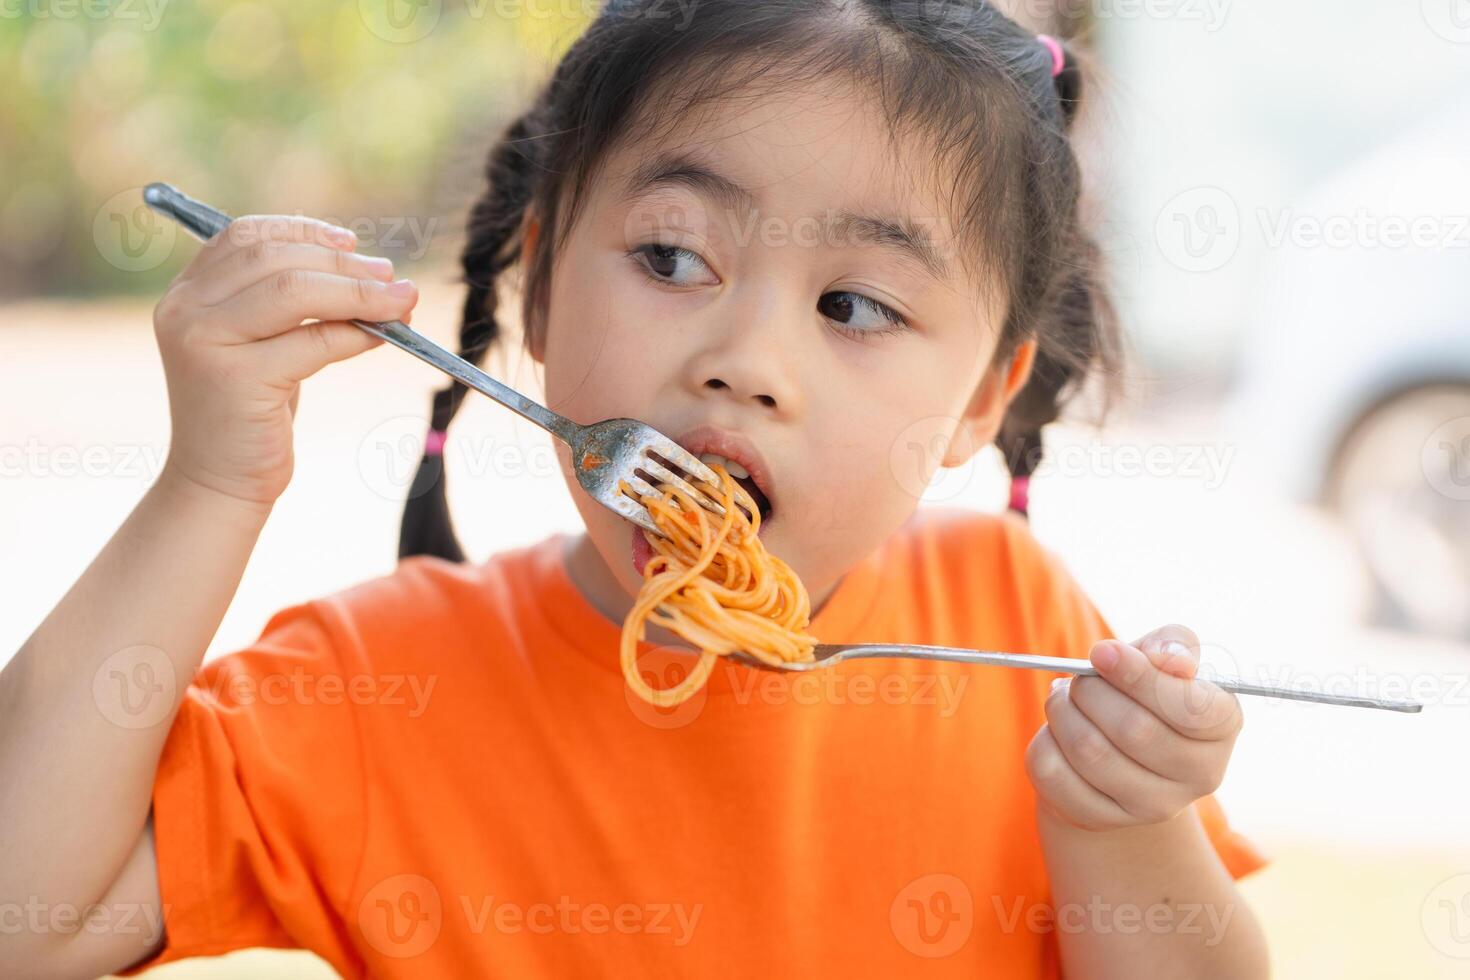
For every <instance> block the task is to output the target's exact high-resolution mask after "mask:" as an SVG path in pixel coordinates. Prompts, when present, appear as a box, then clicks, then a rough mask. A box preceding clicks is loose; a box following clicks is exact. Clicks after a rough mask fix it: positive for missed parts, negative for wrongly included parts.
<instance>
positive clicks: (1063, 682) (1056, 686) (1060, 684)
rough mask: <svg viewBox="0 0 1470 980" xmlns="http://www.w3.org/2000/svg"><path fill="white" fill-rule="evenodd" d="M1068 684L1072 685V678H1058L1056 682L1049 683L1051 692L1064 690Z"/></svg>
mask: <svg viewBox="0 0 1470 980" xmlns="http://www.w3.org/2000/svg"><path fill="white" fill-rule="evenodd" d="M1070 683H1072V678H1070V677H1058V678H1057V679H1056V680H1054V681H1052V682H1051V689H1052V690H1053V691H1056V690H1060V689H1062V688H1065V687H1066V686H1067V685H1068V684H1070Z"/></svg>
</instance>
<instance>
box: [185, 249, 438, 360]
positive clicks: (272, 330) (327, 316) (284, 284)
mask: <svg viewBox="0 0 1470 980" xmlns="http://www.w3.org/2000/svg"><path fill="white" fill-rule="evenodd" d="M417 301H418V289H417V287H415V286H414V284H413V283H412V282H411V281H409V280H407V279H400V280H397V281H396V282H391V283H385V282H380V281H378V280H376V279H359V278H354V277H352V276H340V275H337V274H335V273H331V272H315V271H311V270H308V269H294V268H288V269H282V270H280V271H278V272H274V273H271V274H270V275H268V276H266V278H264V279H262V280H261V281H259V282H257V283H254V284H253V285H250V286H247V287H245V289H243V290H241V291H240V292H239V293H237V294H236V295H235V296H233V297H231V298H230V299H229V300H228V301H226V302H223V303H220V304H218V305H215V306H212V307H208V308H206V309H205V310H204V313H203V319H204V320H205V321H206V326H207V329H209V330H210V331H211V332H212V333H213V332H215V331H217V333H214V336H216V337H217V338H218V341H219V342H220V343H227V344H228V343H247V342H249V341H255V340H264V339H266V338H267V337H275V336H277V335H279V334H283V333H285V332H286V331H288V330H290V329H292V328H293V327H296V326H299V325H300V324H301V322H302V321H303V320H307V319H317V320H354V319H356V320H373V321H381V320H399V319H402V318H403V316H404V315H405V314H407V313H408V311H409V310H410V309H412V308H413V305H414V303H416V302H417Z"/></svg>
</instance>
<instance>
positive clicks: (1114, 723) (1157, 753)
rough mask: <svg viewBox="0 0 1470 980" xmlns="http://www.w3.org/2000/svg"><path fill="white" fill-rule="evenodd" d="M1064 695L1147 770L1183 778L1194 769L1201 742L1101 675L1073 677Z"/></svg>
mask: <svg viewBox="0 0 1470 980" xmlns="http://www.w3.org/2000/svg"><path fill="white" fill-rule="evenodd" d="M1068 696H1069V697H1070V699H1071V702H1072V704H1074V705H1076V707H1077V710H1079V711H1081V712H1082V714H1083V715H1085V716H1086V717H1087V719H1088V720H1089V721H1091V722H1092V723H1093V724H1094V725H1096V726H1097V729H1098V731H1100V732H1102V733H1103V735H1105V736H1106V737H1107V740H1108V741H1109V742H1111V743H1113V744H1114V745H1116V746H1117V747H1118V750H1119V751H1120V752H1122V753H1123V754H1124V755H1126V756H1128V757H1129V758H1130V759H1132V760H1134V761H1135V762H1137V763H1138V764H1139V765H1141V766H1143V767H1144V768H1145V769H1147V770H1149V771H1150V772H1153V773H1157V774H1158V775H1159V776H1162V777H1163V778H1165V779H1173V780H1177V781H1180V782H1185V781H1188V780H1189V779H1190V777H1191V776H1192V775H1193V774H1194V773H1195V772H1197V771H1198V767H1199V764H1200V756H1201V755H1202V753H1201V752H1199V751H1192V750H1194V749H1197V748H1198V747H1200V746H1201V745H1202V744H1203V743H1200V742H1199V741H1197V740H1195V739H1191V738H1186V737H1184V736H1182V735H1180V734H1179V733H1178V732H1176V731H1175V730H1174V729H1173V728H1171V727H1169V725H1168V723H1167V722H1165V721H1164V720H1163V719H1162V718H1160V717H1158V716H1157V715H1155V714H1153V713H1152V712H1150V711H1149V710H1148V709H1147V708H1145V707H1144V706H1143V705H1141V704H1139V703H1138V702H1137V701H1135V700H1133V699H1132V698H1130V697H1129V696H1128V695H1126V694H1124V693H1123V692H1122V691H1120V690H1118V689H1117V688H1115V687H1113V685H1111V684H1109V683H1108V682H1107V681H1106V680H1104V679H1103V678H1101V677H1076V678H1073V679H1072V683H1071V684H1070V685H1069V686H1068Z"/></svg>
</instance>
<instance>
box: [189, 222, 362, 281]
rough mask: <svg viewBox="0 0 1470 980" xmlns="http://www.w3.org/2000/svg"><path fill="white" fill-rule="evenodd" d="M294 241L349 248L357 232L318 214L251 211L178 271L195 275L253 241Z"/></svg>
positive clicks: (334, 247) (354, 240)
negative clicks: (308, 215)
mask: <svg viewBox="0 0 1470 980" xmlns="http://www.w3.org/2000/svg"><path fill="white" fill-rule="evenodd" d="M289 242H297V243H302V244H312V245H320V246H322V247H324V248H332V249H338V250H341V251H346V252H350V251H352V250H353V249H355V248H356V247H357V236H356V235H355V234H353V233H352V232H351V231H349V230H348V229H346V228H342V227H339V226H338V225H334V224H330V223H328V222H326V221H322V220H320V219H317V218H307V217H299V216H293V215H280V214H251V215H246V216H245V217H243V218H236V219H235V220H234V221H231V222H230V224H229V227H227V228H225V230H224V231H222V232H220V233H219V234H217V235H215V236H214V237H213V238H211V239H209V240H208V241H207V242H205V243H204V247H203V248H201V249H200V250H199V254H198V255H196V256H194V259H193V260H192V261H191V262H190V263H189V264H188V265H187V266H185V268H184V271H183V272H181V273H180V274H179V278H180V279H181V280H182V279H194V278H196V277H197V276H198V275H199V274H200V273H202V272H204V271H205V270H207V269H209V268H211V267H212V266H214V265H215V264H216V263H218V262H220V261H223V260H224V259H226V258H228V257H229V256H231V255H233V254H234V253H236V252H238V251H240V250H241V249H246V248H249V247H251V246H252V245H256V244H262V243H265V244H269V243H276V244H285V243H289Z"/></svg>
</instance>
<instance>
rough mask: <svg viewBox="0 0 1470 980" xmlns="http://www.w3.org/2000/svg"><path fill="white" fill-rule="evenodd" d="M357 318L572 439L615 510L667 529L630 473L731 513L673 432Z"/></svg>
mask: <svg viewBox="0 0 1470 980" xmlns="http://www.w3.org/2000/svg"><path fill="white" fill-rule="evenodd" d="M143 202H144V203H145V204H147V205H148V206H149V207H150V208H152V209H153V210H155V211H157V212H158V213H160V214H162V215H165V216H166V217H169V218H172V219H173V220H175V221H177V222H178V223H179V224H181V225H183V226H184V227H185V228H187V229H188V230H189V231H190V232H191V233H193V234H194V235H195V236H197V237H198V238H199V239H200V240H202V241H208V240H209V239H211V238H213V237H214V236H215V235H217V234H219V233H220V232H221V231H223V230H224V229H225V228H226V227H227V226H228V225H229V224H230V222H231V221H232V220H233V219H232V218H231V217H230V216H229V215H227V214H225V213H224V212H223V211H220V210H218V209H216V208H212V207H210V206H209V205H208V204H205V203H203V202H202V201H196V200H194V199H193V198H191V197H189V196H188V195H187V194H184V193H183V192H181V191H179V190H178V189H177V188H175V187H172V186H170V185H168V184H161V183H154V184H149V185H148V186H147V187H145V188H143ZM352 323H353V324H354V325H355V326H358V327H360V328H362V329H363V330H365V331H366V332H368V333H370V334H372V335H373V336H374V337H380V338H382V339H383V340H386V341H387V342H388V343H390V344H392V345H393V346H394V347H397V348H398V349H399V350H405V351H408V353H410V354H412V355H413V356H414V357H417V358H418V359H419V360H421V361H423V362H424V363H426V364H432V365H433V366H434V367H436V368H438V369H439V370H440V371H443V372H444V373H445V374H447V375H449V376H450V377H451V378H457V379H458V380H460V381H462V382H464V383H465V384H466V385H468V386H469V387H471V388H473V389H475V390H476V391H478V392H480V393H481V394H482V395H487V396H489V397H490V398H493V399H494V400H495V401H497V402H499V403H500V404H502V405H504V406H505V407H506V408H508V409H510V410H511V411H512V412H515V413H516V414H517V415H519V416H521V418H524V419H526V420H528V421H530V422H534V423H535V424H537V425H539V426H541V428H543V429H545V430H546V431H547V432H550V433H551V434H552V435H554V436H556V437H557V438H558V439H560V440H561V441H562V442H564V443H566V444H567V446H568V447H570V449H571V451H572V469H573V470H575V471H576V474H577V482H578V483H580V484H581V485H582V489H583V490H586V491H587V493H588V494H590V495H591V496H592V499H594V500H596V501H597V502H598V503H600V504H602V505H603V506H604V507H606V508H608V509H609V510H612V511H614V512H615V513H617V514H620V515H622V516H623V517H626V518H627V519H628V520H630V521H632V522H633V523H634V524H637V525H638V526H640V527H643V528H646V529H647V530H649V531H652V532H654V533H655V534H659V533H661V532H660V531H659V529H658V527H657V526H656V525H655V524H654V522H653V518H652V517H650V516H649V514H648V509H647V508H646V507H644V506H643V504H641V503H639V502H638V501H637V500H635V499H633V498H632V497H629V496H628V495H627V494H625V493H621V492H620V491H619V487H618V484H619V482H620V481H623V480H626V481H627V482H628V485H629V486H630V487H631V488H632V489H633V491H634V492H635V493H639V494H651V493H654V492H656V491H655V489H654V487H653V486H652V485H651V484H650V483H649V482H648V481H647V480H646V479H644V475H647V476H648V477H651V478H652V479H654V480H661V481H664V482H667V483H672V484H674V485H675V486H677V487H679V488H680V489H681V490H683V491H684V492H685V493H688V494H689V495H690V496H691V497H693V498H694V500H695V502H697V503H698V504H699V505H700V506H702V507H704V508H705V509H707V510H709V511H712V512H713V513H715V514H721V515H723V514H724V513H725V508H724V506H723V505H721V504H720V502H719V501H718V500H715V499H714V498H713V497H711V496H710V494H709V493H708V491H706V490H705V489H703V488H701V487H699V486H697V485H696V484H694V483H691V482H689V481H688V480H686V479H684V477H682V476H680V475H679V474H678V473H676V472H675V471H674V470H673V469H671V468H670V467H669V466H668V465H666V464H670V463H672V464H673V465H674V466H675V467H678V468H679V469H681V470H683V471H684V472H685V473H687V474H689V475H690V476H692V477H694V479H695V480H697V481H701V482H703V483H704V484H706V485H708V486H709V487H716V486H718V485H719V480H718V478H717V477H716V476H715V474H714V472H713V471H712V470H710V468H709V467H707V466H705V465H704V464H703V463H701V462H700V461H699V458H698V457H697V456H695V455H694V454H693V453H690V452H688V451H687V450H686V449H684V447H683V446H680V445H679V444H678V443H676V442H675V441H674V440H672V439H670V438H669V437H668V436H666V435H664V434H663V433H661V432H659V431H658V430H657V429H655V428H653V427H652V426H650V425H647V424H645V423H643V422H639V421H637V420H636V419H604V420H603V421H601V422H594V423H592V424H591V425H579V424H577V423H576V422H573V421H572V420H571V419H569V418H566V417H565V416H562V415H558V414H557V413H556V412H553V411H552V410H551V409H549V408H547V407H546V406H545V405H542V404H540V403H538V402H536V401H534V400H532V399H530V398H527V397H526V396H525V395H523V394H521V393H520V392H518V391H516V390H515V389H514V388H511V387H509V386H508V385H504V384H501V383H500V382H499V381H496V380H495V379H494V378H492V377H490V375H488V374H486V373H485V372H484V371H481V370H480V369H479V368H477V367H475V366H474V365H473V364H471V363H470V362H469V361H466V360H465V359H464V358H462V357H459V356H457V355H455V354H452V353H450V352H449V351H447V350H445V349H444V348H443V347H440V346H439V345H438V344H436V343H434V342H433V341H432V340H430V339H428V338H427V337H425V336H424V335H423V334H421V333H419V332H418V331H416V330H414V329H413V328H412V327H410V326H409V325H408V324H406V323H403V322H402V321H400V320H388V321H385V322H383V323H371V322H369V321H367V320H353V321H352Z"/></svg>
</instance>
